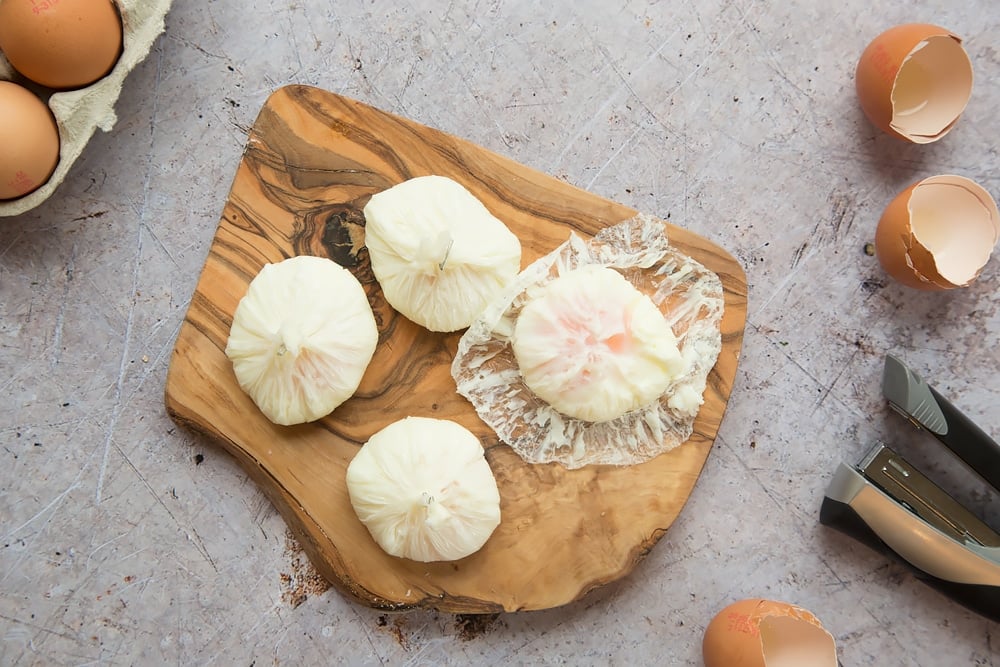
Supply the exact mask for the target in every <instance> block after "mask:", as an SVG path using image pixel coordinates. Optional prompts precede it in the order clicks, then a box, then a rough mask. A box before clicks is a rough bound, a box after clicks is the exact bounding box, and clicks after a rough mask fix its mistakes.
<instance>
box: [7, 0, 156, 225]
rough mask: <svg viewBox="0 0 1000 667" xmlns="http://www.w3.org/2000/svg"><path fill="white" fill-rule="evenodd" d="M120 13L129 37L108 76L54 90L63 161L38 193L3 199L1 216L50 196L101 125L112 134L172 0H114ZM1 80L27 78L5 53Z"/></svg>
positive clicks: (52, 103)
mask: <svg viewBox="0 0 1000 667" xmlns="http://www.w3.org/2000/svg"><path fill="white" fill-rule="evenodd" d="M115 2H116V3H117V5H118V9H119V11H120V12H121V17H122V27H123V31H124V35H123V37H124V41H123V43H122V55H121V57H120V58H119V59H118V62H117V63H116V64H115V66H114V69H112V70H111V72H109V73H108V75H107V76H105V77H104V78H103V79H100V80H99V81H97V82H96V83H93V84H91V85H89V86H87V87H85V88H79V89H77V90H67V91H60V92H55V93H52V95H51V97H49V100H48V105H49V108H50V109H52V113H53V115H55V117H56V124H57V125H58V126H59V140H60V144H59V164H58V165H56V170H55V171H54V172H53V174H52V176H51V177H50V178H49V180H48V181H47V182H46V183H45V185H43V186H42V187H40V188H38V189H37V190H35V191H34V192H32V193H30V194H28V195H25V196H24V197H20V198H18V199H12V200H9V201H0V216H12V215H18V214H20V213H24V212H25V211H29V210H31V209H33V208H35V207H36V206H38V205H39V204H41V203H42V202H43V201H45V200H46V199H48V198H49V197H50V196H51V195H52V193H53V192H55V190H56V188H57V187H59V184H60V183H62V181H63V179H65V178H66V174H67V173H68V172H69V169H70V167H72V166H73V163H74V162H76V160H77V158H79V157H80V154H81V153H83V149H84V148H85V147H86V146H87V142H88V141H90V138H91V137H92V136H93V135H94V132H96V131H97V129H98V128H100V129H101V130H103V131H104V132H110V131H111V129H112V128H113V127H114V125H115V123H116V122H117V120H118V117H117V116H116V115H115V103H116V102H117V101H118V97H119V96H120V95H121V91H122V84H123V83H124V82H125V77H126V76H128V73H129V72H131V71H132V70H133V69H134V68H135V66H136V65H138V64H139V63H140V62H142V61H143V60H144V59H145V58H146V56H147V55H149V50H150V49H151V48H152V46H153V42H155V41H156V38H157V37H159V36H160V34H161V33H162V32H163V30H164V18H165V17H166V15H167V11H168V10H169V9H170V3H171V2H172V0H115ZM0 79H3V80H7V81H16V82H19V83H20V82H23V81H21V80H20V77H18V75H17V74H16V73H15V72H14V70H13V68H12V67H11V66H10V64H9V63H8V62H7V60H6V59H5V58H3V54H0Z"/></svg>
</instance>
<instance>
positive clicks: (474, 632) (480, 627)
mask: <svg viewBox="0 0 1000 667" xmlns="http://www.w3.org/2000/svg"><path fill="white" fill-rule="evenodd" d="M499 618H500V614H457V615H456V616H455V630H456V631H457V632H458V638H459V639H461V640H462V641H463V642H467V641H472V640H473V639H476V638H477V637H481V636H482V635H485V634H486V633H487V632H490V631H491V630H492V629H493V628H494V626H495V625H496V623H497V619H499Z"/></svg>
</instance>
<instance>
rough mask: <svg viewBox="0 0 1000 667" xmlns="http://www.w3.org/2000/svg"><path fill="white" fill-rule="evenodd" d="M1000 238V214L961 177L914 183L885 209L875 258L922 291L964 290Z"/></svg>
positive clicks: (986, 196) (978, 189)
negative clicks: (956, 288)
mask: <svg viewBox="0 0 1000 667" xmlns="http://www.w3.org/2000/svg"><path fill="white" fill-rule="evenodd" d="M998 238H1000V214H998V212H997V205H996V202H995V201H994V200H993V197H991V196H990V193H988V192H987V191H986V190H984V189H983V188H982V187H981V186H980V185H978V184H976V183H975V182H974V181H971V180H969V179H967V178H964V177H962V176H950V175H944V176H932V177H930V178H925V179H924V180H922V181H918V182H917V183H914V184H913V185H911V186H910V187H908V188H907V189H906V190H904V191H903V192H901V193H900V194H899V195H897V196H896V198H895V199H893V200H892V202H891V203H890V204H889V206H887V207H886V209H885V212H883V213H882V218H881V219H880V220H879V223H878V228H877V229H876V231H875V254H876V255H877V256H878V260H879V263H880V264H881V265H882V268H883V269H885V271H886V273H888V274H889V275H890V276H892V277H893V278H895V279H896V280H897V281H899V282H901V283H902V284H904V285H907V286H909V287H915V288H917V289H925V290H942V289H953V288H955V287H966V286H968V285H969V284H970V283H971V282H972V281H973V280H975V279H976V277H977V276H979V273H980V272H981V271H982V270H983V267H984V266H985V265H986V262H987V260H989V258H990V254H991V253H992V252H993V247H994V246H995V245H996V243H997V239H998Z"/></svg>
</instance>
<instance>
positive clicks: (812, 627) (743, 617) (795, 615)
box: [702, 599, 837, 667]
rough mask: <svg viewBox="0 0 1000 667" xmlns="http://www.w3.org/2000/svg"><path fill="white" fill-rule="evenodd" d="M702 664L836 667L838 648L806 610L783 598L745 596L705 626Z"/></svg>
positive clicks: (707, 666) (722, 665)
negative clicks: (783, 600) (768, 598)
mask: <svg viewBox="0 0 1000 667" xmlns="http://www.w3.org/2000/svg"><path fill="white" fill-rule="evenodd" d="M702 656H703V658H704V661H705V667H837V647H836V643H835V642H834V639H833V637H832V636H831V635H830V633H829V632H827V631H826V630H825V629H824V628H823V625H822V624H821V623H820V622H819V619H818V618H816V616H814V615H813V614H812V613H811V612H809V611H807V610H805V609H803V608H801V607H797V606H795V605H792V604H788V603H786V602H777V601H773V600H762V599H748V600H740V601H738V602H734V603H733V604H731V605H729V606H728V607H726V608H725V609H723V610H722V611H720V612H719V613H718V614H716V616H715V618H713V619H712V621H711V622H710V623H709V624H708V627H707V628H706V629H705V636H704V639H703V641H702Z"/></svg>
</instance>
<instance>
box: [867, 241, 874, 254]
mask: <svg viewBox="0 0 1000 667" xmlns="http://www.w3.org/2000/svg"><path fill="white" fill-rule="evenodd" d="M865 254H866V255H868V256H869V257H874V256H875V244H874V243H866V244H865Z"/></svg>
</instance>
